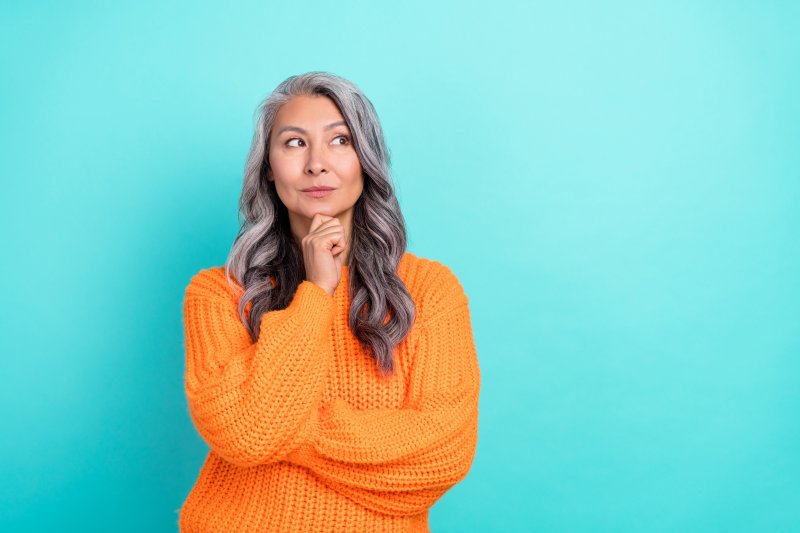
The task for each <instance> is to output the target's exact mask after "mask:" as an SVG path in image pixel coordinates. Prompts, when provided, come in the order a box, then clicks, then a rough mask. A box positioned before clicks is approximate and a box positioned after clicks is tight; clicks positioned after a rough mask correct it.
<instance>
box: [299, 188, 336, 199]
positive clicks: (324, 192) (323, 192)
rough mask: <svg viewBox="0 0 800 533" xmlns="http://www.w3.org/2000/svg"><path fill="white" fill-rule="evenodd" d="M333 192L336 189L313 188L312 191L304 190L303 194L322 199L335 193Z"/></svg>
mask: <svg viewBox="0 0 800 533" xmlns="http://www.w3.org/2000/svg"><path fill="white" fill-rule="evenodd" d="M333 191H334V189H332V188H330V187H312V188H310V189H303V193H304V194H305V195H306V196H310V197H312V198H322V197H324V196H328V195H329V194H331V193H333Z"/></svg>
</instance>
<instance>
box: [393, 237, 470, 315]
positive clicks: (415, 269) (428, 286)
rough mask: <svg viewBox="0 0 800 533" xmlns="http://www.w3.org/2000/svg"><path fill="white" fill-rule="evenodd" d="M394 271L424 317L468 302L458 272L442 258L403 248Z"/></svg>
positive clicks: (419, 313) (418, 311)
mask: <svg viewBox="0 0 800 533" xmlns="http://www.w3.org/2000/svg"><path fill="white" fill-rule="evenodd" d="M397 272H398V275H399V276H400V278H401V279H402V280H403V282H404V283H405V285H406V288H407V289H408V292H409V293H410V294H411V298H412V299H413V300H414V303H415V304H416V306H417V313H418V315H419V317H420V318H422V319H423V320H425V319H428V318H430V317H432V316H435V315H437V314H439V313H441V312H443V311H447V310H449V309H452V308H454V307H458V306H460V305H466V304H468V303H469V296H468V295H467V293H466V291H465V290H464V286H463V285H462V284H461V281H460V280H459V278H458V276H457V275H456V274H455V272H454V271H453V269H452V268H450V267H449V266H448V265H446V264H444V263H442V262H441V261H437V260H435V259H428V258H425V257H420V256H418V255H416V254H413V253H411V252H406V253H405V254H404V255H403V257H402V259H401V260H400V264H399V266H398V269H397Z"/></svg>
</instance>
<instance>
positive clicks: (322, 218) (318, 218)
mask: <svg viewBox="0 0 800 533" xmlns="http://www.w3.org/2000/svg"><path fill="white" fill-rule="evenodd" d="M335 219H336V217H331V216H328V215H323V214H322V213H316V214H315V215H314V216H313V217H312V218H311V225H310V226H309V228H308V232H309V233H313V232H314V231H315V230H316V229H317V228H318V227H320V226H321V225H323V224H325V223H326V222H330V221H331V220H335Z"/></svg>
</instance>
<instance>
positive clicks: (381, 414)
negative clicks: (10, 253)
mask: <svg viewBox="0 0 800 533" xmlns="http://www.w3.org/2000/svg"><path fill="white" fill-rule="evenodd" d="M452 279H454V278H452ZM448 291H449V294H446V295H445V298H443V299H442V301H444V302H446V305H447V308H446V309H443V310H442V311H437V312H436V313H435V315H434V316H432V317H430V318H428V319H426V320H425V321H424V322H423V323H422V324H420V326H421V327H420V331H419V332H418V338H417V345H416V352H417V353H416V355H415V362H414V365H413V370H412V371H411V376H410V386H409V390H408V405H409V407H408V408H402V409H367V410H359V409H355V408H354V407H352V406H351V405H350V404H348V403H347V402H345V401H344V400H341V399H337V400H335V401H333V402H331V403H329V404H327V405H325V406H324V407H323V408H321V409H320V410H318V411H317V416H315V417H312V418H311V419H310V420H309V426H308V435H309V438H308V439H307V440H306V441H304V442H303V443H301V445H300V446H299V447H298V448H296V449H295V450H293V451H292V452H290V453H289V455H288V457H287V459H286V460H288V461H291V462H294V463H296V464H299V465H302V466H305V467H307V468H310V469H311V470H313V471H314V472H315V473H316V474H317V475H318V476H319V477H320V478H321V479H322V480H323V481H324V482H325V483H326V484H328V486H330V487H331V488H333V489H335V490H337V491H338V492H340V493H341V494H343V495H344V496H347V497H349V498H350V499H352V500H355V501H357V502H358V503H360V504H362V505H364V506H366V507H368V508H370V509H373V510H375V511H379V512H382V513H386V514H391V515H398V516H402V515H412V514H417V513H420V512H422V511H424V510H425V509H428V508H430V507H431V506H432V505H433V504H434V503H435V502H436V501H437V500H438V499H439V498H440V497H441V496H442V495H444V493H445V492H447V491H448V490H449V489H450V488H451V487H453V486H454V485H455V484H456V483H458V482H459V481H461V480H462V479H463V478H464V477H466V475H467V473H468V472H469V470H470V468H471V466H472V460H473V458H474V455H475V451H476V447H477V440H478V396H479V391H480V370H479V366H478V358H477V353H476V350H475V344H474V340H473V334H472V326H471V319H470V313H469V307H468V304H467V302H468V300H467V298H466V296H465V295H464V293H463V289H462V288H461V286H460V285H459V284H458V283H457V282H454V283H453V284H451V285H450V288H449V289H448Z"/></svg>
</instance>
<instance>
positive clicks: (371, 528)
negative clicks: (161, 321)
mask: <svg viewBox="0 0 800 533" xmlns="http://www.w3.org/2000/svg"><path fill="white" fill-rule="evenodd" d="M397 272H398V275H399V276H400V278H401V279H402V280H403V281H404V283H405V284H406V287H407V288H408V290H409V293H410V294H411V297H412V298H413V300H414V302H415V304H416V306H417V318H416V322H415V323H414V325H413V326H412V328H411V330H410V332H409V335H408V336H407V337H406V339H405V340H404V341H403V342H402V343H400V344H399V345H398V347H397V349H396V350H395V375H394V376H391V377H382V376H381V374H380V372H379V370H378V368H377V366H376V364H375V361H374V359H373V358H372V357H371V356H370V355H369V353H368V352H367V349H366V348H364V347H362V346H361V345H360V343H359V342H358V339H357V338H356V337H355V336H354V335H353V334H352V332H351V331H350V328H349V325H348V309H349V291H348V285H349V280H348V271H347V266H343V267H342V279H341V281H340V283H339V285H338V287H337V288H336V291H335V292H334V294H333V296H332V297H331V295H329V294H328V293H327V292H325V290H324V289H322V288H321V287H319V286H318V285H316V284H314V283H312V282H310V281H303V282H302V283H301V284H300V285H299V286H298V288H297V292H296V293H295V295H294V297H293V300H292V302H291V304H290V305H289V306H288V307H287V308H286V309H282V310H276V311H270V312H268V313H264V315H263V316H262V319H261V336H260V337H259V340H258V341H257V342H255V343H253V342H252V341H251V339H250V336H249V335H248V333H247V331H246V330H245V328H244V326H243V325H242V324H241V322H240V321H239V317H238V315H237V309H236V307H237V303H238V294H235V293H234V292H232V291H231V289H230V287H229V286H228V283H227V280H226V279H225V275H224V270H223V267H213V268H209V269H205V270H201V271H200V272H199V273H198V274H196V275H195V276H194V277H193V278H192V279H191V282H190V283H189V286H188V287H187V288H186V294H185V300H184V326H185V341H186V371H185V389H186V396H187V399H188V406H189V412H190V415H191V419H192V421H193V423H194V425H195V427H196V428H197V430H198V432H199V433H200V435H201V436H202V437H203V439H204V440H205V442H206V443H207V444H208V445H209V447H210V451H209V453H208V456H207V457H206V459H205V462H204V464H203V466H202V469H201V470H200V474H199V476H198V479H197V481H196V482H195V484H194V487H193V488H192V490H191V492H190V493H189V495H188V497H187V499H186V501H185V502H184V503H183V506H182V507H181V509H180V517H179V527H180V530H181V531H182V532H212V531H213V532H228V531H244V532H249V531H263V532H291V533H315V532H320V533H321V532H348V533H349V532H359V533H371V532H400V531H403V532H424V531H430V530H429V527H428V510H429V508H430V507H431V506H432V505H433V504H434V503H435V502H436V501H437V500H438V499H439V498H440V497H441V496H442V495H443V494H444V493H445V492H447V490H449V489H450V488H451V487H452V486H454V485H455V484H456V483H458V482H459V481H461V480H462V479H463V478H464V477H465V476H466V475H467V473H468V471H469V470H470V467H471V466H472V460H473V457H474V454H475V450H476V446H477V440H478V395H479V388H480V371H479V368H478V358H477V354H476V351H475V345H474V341H473V335H472V328H471V318H470V313H469V308H468V297H467V296H466V294H465V293H464V290H463V287H462V286H461V284H460V283H459V281H458V279H457V278H456V276H455V275H454V274H453V273H452V271H451V270H450V269H449V268H448V267H446V266H445V265H443V264H442V263H439V262H438V261H432V260H429V259H425V258H421V257H417V256H415V255H413V254H411V253H410V252H407V253H405V254H404V255H403V258H402V260H401V261H400V264H399V266H398V270H397ZM235 288H236V289H237V290H239V291H241V287H239V286H235ZM250 307H251V302H248V304H247V307H246V312H247V313H248V316H249V310H250Z"/></svg>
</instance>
